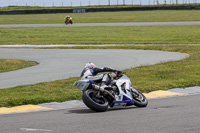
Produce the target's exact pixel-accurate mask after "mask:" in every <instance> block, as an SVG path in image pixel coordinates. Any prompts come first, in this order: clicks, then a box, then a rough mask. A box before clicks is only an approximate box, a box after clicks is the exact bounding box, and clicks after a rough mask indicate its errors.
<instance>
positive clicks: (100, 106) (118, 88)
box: [74, 73, 148, 112]
mask: <svg viewBox="0 0 200 133" xmlns="http://www.w3.org/2000/svg"><path fill="white" fill-rule="evenodd" d="M112 75H113V74H112ZM112 75H111V74H110V73H106V74H104V75H102V78H99V79H97V80H95V79H94V80H90V79H81V80H79V81H76V82H75V83H74V87H75V88H78V89H80V90H81V92H82V100H83V102H84V104H85V105H86V106H87V107H88V108H90V109H91V110H93V111H96V112H103V111H106V110H107V109H108V107H114V106H131V105H135V106H137V107H146V106H147V104H148V101H147V99H146V97H145V96H144V95H143V94H142V93H141V92H140V91H138V90H136V89H134V88H133V87H132V83H131V81H130V79H129V78H128V77H127V76H126V75H125V74H116V73H114V76H112ZM105 77H106V84H107V85H106V87H105V86H104V87H102V79H103V78H105Z"/></svg>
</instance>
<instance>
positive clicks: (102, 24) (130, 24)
mask: <svg viewBox="0 0 200 133" xmlns="http://www.w3.org/2000/svg"><path fill="white" fill-rule="evenodd" d="M151 25H200V21H190V22H130V23H74V24H72V25H71V24H69V25H65V24H8V25H0V27H83V26H151Z"/></svg>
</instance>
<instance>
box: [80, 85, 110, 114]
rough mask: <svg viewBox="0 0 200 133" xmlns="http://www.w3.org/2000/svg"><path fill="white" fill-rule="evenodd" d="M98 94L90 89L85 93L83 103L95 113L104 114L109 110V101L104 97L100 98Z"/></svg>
mask: <svg viewBox="0 0 200 133" xmlns="http://www.w3.org/2000/svg"><path fill="white" fill-rule="evenodd" d="M97 93H98V92H97V91H95V90H92V89H88V90H86V91H84V92H83V96H82V99H83V102H84V103H85V105H86V106H87V107H88V108H90V109H91V110H93V111H96V112H104V111H106V110H107V109H108V100H107V99H106V98H105V97H103V96H98V94H97Z"/></svg>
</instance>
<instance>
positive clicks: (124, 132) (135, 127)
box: [0, 95, 200, 133]
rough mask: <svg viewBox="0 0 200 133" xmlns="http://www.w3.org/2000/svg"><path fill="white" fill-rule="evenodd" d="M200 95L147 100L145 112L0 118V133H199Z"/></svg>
mask: <svg viewBox="0 0 200 133" xmlns="http://www.w3.org/2000/svg"><path fill="white" fill-rule="evenodd" d="M199 96H200V95H189V96H178V97H170V98H162V99H151V100H149V105H148V106H147V107H146V108H136V107H134V106H132V107H126V108H115V109H109V110H108V111H107V112H103V113H96V112H93V111H91V110H89V109H88V108H86V107H79V108H72V109H62V110H54V111H42V112H32V113H17V114H9V115H0V132H1V133H28V132H31V133H43V132H46V133H48V132H49V133H169V132H170V133H199V131H200V112H199V110H200V106H199V102H200V98H199Z"/></svg>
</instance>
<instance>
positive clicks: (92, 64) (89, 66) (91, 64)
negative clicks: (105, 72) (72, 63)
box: [85, 62, 96, 69]
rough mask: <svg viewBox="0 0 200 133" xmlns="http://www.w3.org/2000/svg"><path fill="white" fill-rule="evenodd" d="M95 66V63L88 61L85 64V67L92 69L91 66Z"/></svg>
mask: <svg viewBox="0 0 200 133" xmlns="http://www.w3.org/2000/svg"><path fill="white" fill-rule="evenodd" d="M95 67H96V66H95V64H94V63H92V62H89V63H87V64H86V65H85V68H89V69H92V68H95Z"/></svg>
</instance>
